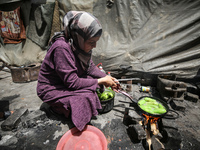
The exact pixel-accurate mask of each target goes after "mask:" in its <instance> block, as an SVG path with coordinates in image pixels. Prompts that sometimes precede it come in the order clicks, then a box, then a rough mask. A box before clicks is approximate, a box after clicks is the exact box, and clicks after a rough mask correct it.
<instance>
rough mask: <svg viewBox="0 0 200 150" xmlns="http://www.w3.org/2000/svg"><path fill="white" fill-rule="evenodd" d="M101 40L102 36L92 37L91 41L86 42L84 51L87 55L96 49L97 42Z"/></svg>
mask: <svg viewBox="0 0 200 150" xmlns="http://www.w3.org/2000/svg"><path fill="white" fill-rule="evenodd" d="M99 39H100V36H98V37H92V38H90V39H88V40H87V41H85V43H84V49H83V50H84V51H85V52H86V53H88V52H89V51H91V50H92V49H93V48H95V47H96V45H97V41H98V40H99Z"/></svg>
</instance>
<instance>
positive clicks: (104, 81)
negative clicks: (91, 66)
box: [98, 75, 119, 87]
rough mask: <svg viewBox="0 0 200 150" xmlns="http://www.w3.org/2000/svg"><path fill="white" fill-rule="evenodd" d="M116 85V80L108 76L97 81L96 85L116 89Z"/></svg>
mask: <svg viewBox="0 0 200 150" xmlns="http://www.w3.org/2000/svg"><path fill="white" fill-rule="evenodd" d="M117 83H119V82H118V81H117V79H115V78H114V77H111V76H108V75H107V76H105V77H103V78H99V79H98V84H99V85H100V84H103V85H104V86H105V87H117Z"/></svg>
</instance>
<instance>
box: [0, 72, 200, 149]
mask: <svg viewBox="0 0 200 150" xmlns="http://www.w3.org/2000/svg"><path fill="white" fill-rule="evenodd" d="M36 84H37V81H32V82H28V83H14V82H13V81H12V77H11V73H10V72H9V70H7V71H6V70H3V71H0V85H1V86H0V102H1V107H3V105H2V104H7V107H6V109H9V110H14V111H15V110H17V109H20V108H26V109H28V111H29V113H34V112H36V111H41V112H44V115H41V117H40V118H39V119H36V120H35V121H34V122H32V123H30V124H28V125H27V124H24V123H23V119H22V120H21V122H20V123H19V124H18V126H17V127H16V128H15V129H13V130H11V131H3V130H2V129H0V135H1V140H0V149H1V150H14V149H15V150H22V149H23V150H55V149H56V146H57V144H58V142H59V140H60V138H61V137H62V136H63V135H64V134H65V133H66V132H67V131H68V130H69V129H71V128H73V127H74V125H73V123H72V122H71V120H70V119H65V118H63V117H62V116H61V117H59V116H55V115H53V114H51V113H50V112H49V111H48V106H47V105H44V104H43V103H42V101H41V100H40V99H39V98H38V97H37V95H36ZM125 86H126V85H124V87H125ZM131 87H132V91H131V92H130V94H131V95H132V96H133V97H134V98H135V99H138V98H139V97H141V96H144V95H148V94H146V93H140V91H139V87H138V85H135V84H132V85H131ZM183 105H184V107H185V111H184V112H182V111H177V112H178V114H179V118H177V119H166V118H162V121H163V126H164V129H165V131H166V132H167V134H168V138H167V140H166V141H164V142H163V146H164V147H165V149H172V150H179V149H181V150H197V149H199V147H200V136H199V135H200V126H199V124H200V104H199V101H198V102H197V103H194V102H191V101H184V102H183ZM1 109H4V108H1ZM170 109H171V108H170ZM126 110H128V111H129V113H128V114H126V113H125V112H126ZM125 114H126V115H125ZM125 116H128V117H127V118H128V119H125V118H126V117H125ZM130 118H131V119H130ZM134 119H136V120H137V119H141V118H140V116H139V115H138V113H136V110H135V109H134V107H132V106H131V101H130V99H129V98H127V97H125V96H124V95H122V94H120V93H116V95H115V101H114V107H113V109H112V110H111V111H110V112H108V113H105V114H99V115H98V116H96V117H94V118H92V120H91V125H93V126H95V127H97V128H98V129H100V130H101V131H102V132H103V133H104V135H105V137H106V139H107V143H108V150H133V149H134V150H135V149H137V150H144V149H145V144H144V140H135V139H134V132H131V130H129V129H130V128H129V125H130V123H128V122H131V121H132V120H134ZM3 122H4V121H0V124H2V123H3Z"/></svg>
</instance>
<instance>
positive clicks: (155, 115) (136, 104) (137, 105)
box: [118, 89, 169, 117]
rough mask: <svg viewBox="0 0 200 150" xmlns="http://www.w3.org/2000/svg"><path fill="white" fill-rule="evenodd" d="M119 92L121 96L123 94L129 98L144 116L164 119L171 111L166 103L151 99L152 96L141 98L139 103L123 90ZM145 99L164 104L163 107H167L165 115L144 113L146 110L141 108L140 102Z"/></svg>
mask: <svg viewBox="0 0 200 150" xmlns="http://www.w3.org/2000/svg"><path fill="white" fill-rule="evenodd" d="M118 92H119V93H121V94H123V95H125V96H127V97H128V98H129V99H130V100H131V101H132V102H133V103H134V104H135V106H136V107H137V108H138V109H139V110H140V111H141V112H142V113H143V114H146V115H148V116H152V117H164V116H165V115H166V114H167V113H168V111H169V107H168V105H167V103H166V102H164V101H163V100H161V99H159V98H156V97H150V96H142V97H140V98H139V100H138V101H136V100H134V99H133V98H132V97H131V96H130V95H129V94H128V93H126V92H124V91H122V90H119V89H118ZM145 97H149V98H152V99H154V100H156V102H158V103H160V104H162V105H163V106H164V107H165V110H166V112H165V113H163V114H151V113H149V112H146V111H144V110H143V109H142V108H141V107H140V106H139V104H138V102H139V101H140V100H142V99H143V98H145Z"/></svg>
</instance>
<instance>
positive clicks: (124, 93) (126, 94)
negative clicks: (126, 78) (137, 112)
mask: <svg viewBox="0 0 200 150" xmlns="http://www.w3.org/2000/svg"><path fill="white" fill-rule="evenodd" d="M118 92H119V93H121V94H123V95H125V96H127V97H128V98H129V99H130V100H131V101H132V102H133V103H135V104H137V101H135V100H134V99H133V98H132V96H131V95H129V94H128V93H126V92H124V91H122V90H119V89H118Z"/></svg>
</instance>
